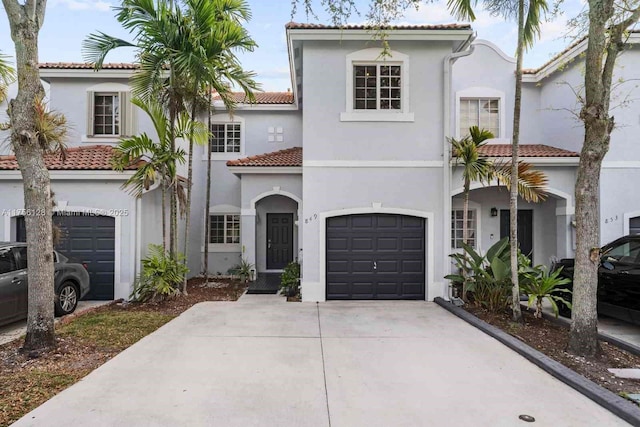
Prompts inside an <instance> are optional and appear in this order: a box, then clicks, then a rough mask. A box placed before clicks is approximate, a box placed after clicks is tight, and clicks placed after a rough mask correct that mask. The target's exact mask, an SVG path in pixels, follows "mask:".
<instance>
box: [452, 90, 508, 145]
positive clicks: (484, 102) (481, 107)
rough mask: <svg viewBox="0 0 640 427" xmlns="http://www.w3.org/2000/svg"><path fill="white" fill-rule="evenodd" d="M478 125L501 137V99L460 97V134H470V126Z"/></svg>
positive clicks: (463, 135) (462, 135)
mask: <svg viewBox="0 0 640 427" xmlns="http://www.w3.org/2000/svg"><path fill="white" fill-rule="evenodd" d="M472 126H478V127H479V128H480V129H486V130H488V131H489V132H491V133H492V134H493V136H494V137H496V138H500V136H501V135H500V100H499V99H495V98H462V99H460V136H461V137H465V136H469V128H470V127H472Z"/></svg>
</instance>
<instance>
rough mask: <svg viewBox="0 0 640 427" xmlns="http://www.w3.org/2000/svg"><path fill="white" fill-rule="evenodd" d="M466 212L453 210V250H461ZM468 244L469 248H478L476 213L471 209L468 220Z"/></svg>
mask: <svg viewBox="0 0 640 427" xmlns="http://www.w3.org/2000/svg"><path fill="white" fill-rule="evenodd" d="M463 224H464V210H463V209H453V210H452V211H451V247H452V248H453V249H461V248H462V242H463V232H462V231H463V230H462V227H463ZM467 224H468V229H467V243H468V244H469V246H472V247H476V211H475V210H473V209H469V216H468V218H467Z"/></svg>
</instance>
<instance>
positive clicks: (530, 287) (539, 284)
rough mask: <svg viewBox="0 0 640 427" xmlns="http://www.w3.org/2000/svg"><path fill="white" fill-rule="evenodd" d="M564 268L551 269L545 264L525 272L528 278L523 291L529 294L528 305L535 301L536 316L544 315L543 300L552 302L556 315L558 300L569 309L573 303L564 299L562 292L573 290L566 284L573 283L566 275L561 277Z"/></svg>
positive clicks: (568, 292) (523, 284) (523, 283)
mask: <svg viewBox="0 0 640 427" xmlns="http://www.w3.org/2000/svg"><path fill="white" fill-rule="evenodd" d="M561 272H562V268H559V269H557V270H555V271H550V270H549V269H548V268H547V267H545V266H541V265H539V266H536V267H535V268H534V269H533V271H531V272H527V273H525V277H526V278H527V279H528V280H523V281H522V282H521V284H522V291H523V292H524V293H525V294H527V295H528V296H529V302H528V306H529V307H531V304H533V303H534V302H535V304H536V312H535V314H534V316H535V317H536V318H541V317H542V302H543V301H544V300H545V299H546V300H547V301H549V303H550V304H551V308H552V309H553V312H554V314H555V316H556V317H558V312H559V310H558V304H557V303H558V302H560V303H562V304H564V305H565V306H567V307H568V308H569V309H570V308H571V303H570V302H569V301H568V300H566V299H564V298H563V297H562V296H561V294H571V291H570V290H569V289H567V288H566V287H565V285H567V284H569V283H571V280H569V279H567V278H566V277H560V273H561Z"/></svg>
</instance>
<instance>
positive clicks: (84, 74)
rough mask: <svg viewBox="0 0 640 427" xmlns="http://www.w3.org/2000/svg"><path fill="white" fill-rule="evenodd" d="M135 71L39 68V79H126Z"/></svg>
mask: <svg viewBox="0 0 640 427" xmlns="http://www.w3.org/2000/svg"><path fill="white" fill-rule="evenodd" d="M135 71H136V70H118V69H102V70H99V71H95V70H93V69H85V68H83V69H80V70H74V69H58V68H55V69H54V68H41V69H40V78H42V79H43V80H45V81H48V80H47V79H50V78H65V77H66V78H69V77H70V78H94V79H108V78H119V79H128V78H130V77H131V76H133V73H134V72H135Z"/></svg>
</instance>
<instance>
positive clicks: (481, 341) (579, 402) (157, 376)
mask: <svg viewBox="0 0 640 427" xmlns="http://www.w3.org/2000/svg"><path fill="white" fill-rule="evenodd" d="M520 414H528V415H532V416H534V417H535V418H536V423H535V425H537V426H559V425H561V426H591V425H593V426H605V425H606V426H617V425H627V424H626V423H624V422H623V421H622V420H621V419H619V418H617V417H616V416H614V415H612V414H611V413H610V412H608V411H606V410H604V409H603V408H601V407H600V406H598V405H596V404H595V403H593V402H592V401H590V400H589V399H587V398H586V397H584V396H582V395H581V394H579V393H578V392H576V391H574V390H573V389H571V388H569V387H568V386H565V385H564V384H562V383H561V382H559V381H558V380H556V379H554V378H553V377H551V376H549V375H548V374H546V373H545V372H543V371H542V370H540V369H539V368H537V367H536V366H534V365H532V364H531V363H529V362H527V361H526V360H525V359H524V358H522V357H520V356H519V355H517V354H515V353H513V352H512V351H511V350H509V349H507V348H506V347H504V346H503V345H501V344H500V343H498V342H497V341H495V340H493V339H492V338H490V337H488V336H486V335H484V334H483V333H482V332H479V331H477V330H476V329H475V328H473V327H472V326H469V325H468V324H466V323H465V322H463V321H462V320H459V319H458V318H457V317H454V316H453V315H451V314H449V313H448V312H446V311H445V310H443V309H442V308H440V307H438V306H437V305H434V304H432V303H426V302H330V303H322V304H318V305H316V304H310V303H286V302H283V300H282V299H281V298H278V297H274V296H263V295H251V296H244V297H243V298H242V299H241V300H240V301H239V302H236V303H234V302H212V303H203V304H199V305H197V306H195V307H193V308H192V309H190V310H189V311H187V312H185V313H184V314H183V315H182V316H180V317H179V318H177V319H176V320H174V321H172V322H170V323H169V324H167V325H165V326H164V327H162V328H161V329H160V330H158V331H157V332H155V333H153V334H151V335H149V336H148V337H146V338H144V339H143V340H141V341H140V342H139V343H137V344H136V345H134V346H132V347H130V348H129V349H128V350H126V351H124V352H123V353H121V354H120V355H118V356H117V357H115V358H114V359H112V360H111V361H109V362H108V363H106V364H105V365H103V366H102V367H100V368H98V369H97V370H95V371H94V372H93V373H91V374H90V375H89V376H87V377H86V378H85V379H84V380H82V381H81V382H79V383H78V384H76V385H74V386H72V387H71V388H69V389H67V390H66V391H64V392H62V393H60V394H59V395H58V396H56V397H54V398H53V399H51V400H50V401H48V402H47V403H45V404H44V405H42V406H41V407H39V408H37V409H36V410H35V411H33V412H31V413H30V414H28V415H26V416H25V417H23V418H22V419H21V420H20V421H18V422H17V423H16V424H15V425H16V426H69V425H91V426H92V427H97V426H237V427H248V426H274V427H275V426H277V427H286V426H295V427H299V426H312V427H323V426H331V427H357V426H367V427H374V426H385V427H388V426H394V427H398V426H412V427H414V426H524V425H526V424H527V423H524V422H523V421H520V420H519V419H518V416H519V415H520Z"/></svg>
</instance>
